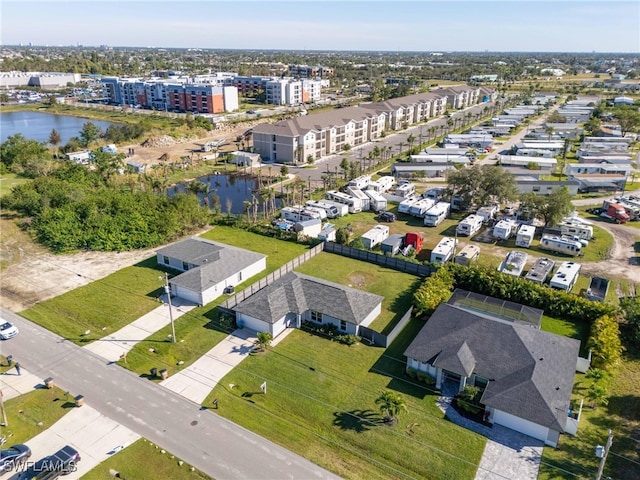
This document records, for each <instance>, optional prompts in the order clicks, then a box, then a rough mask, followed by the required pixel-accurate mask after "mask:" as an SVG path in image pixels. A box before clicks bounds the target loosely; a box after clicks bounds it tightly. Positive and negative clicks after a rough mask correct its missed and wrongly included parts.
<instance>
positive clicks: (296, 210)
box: [280, 205, 321, 222]
mask: <svg viewBox="0 0 640 480" xmlns="http://www.w3.org/2000/svg"><path fill="white" fill-rule="evenodd" d="M280 216H281V217H282V218H284V219H285V220H289V221H290V222H304V221H305V220H313V219H314V218H317V219H318V220H320V219H321V218H320V213H318V212H316V211H315V210H309V209H307V208H305V207H303V206H300V205H294V206H293V207H284V208H283V209H282V210H281V212H280Z"/></svg>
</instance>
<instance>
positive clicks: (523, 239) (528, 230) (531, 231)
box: [516, 225, 536, 248]
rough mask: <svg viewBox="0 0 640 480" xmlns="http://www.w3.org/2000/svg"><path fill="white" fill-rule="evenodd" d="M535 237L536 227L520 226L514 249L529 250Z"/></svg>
mask: <svg viewBox="0 0 640 480" xmlns="http://www.w3.org/2000/svg"><path fill="white" fill-rule="evenodd" d="M535 235H536V227H534V226H533V225H520V228H519V229H518V234H517V235H516V247H525V248H529V247H530V246H531V242H533V237H535Z"/></svg>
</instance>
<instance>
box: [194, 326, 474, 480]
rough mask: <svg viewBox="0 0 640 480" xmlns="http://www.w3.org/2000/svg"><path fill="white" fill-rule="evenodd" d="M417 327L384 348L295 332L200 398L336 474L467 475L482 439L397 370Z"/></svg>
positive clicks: (382, 476) (375, 476)
mask: <svg viewBox="0 0 640 480" xmlns="http://www.w3.org/2000/svg"><path fill="white" fill-rule="evenodd" d="M423 325H424V322H423V321H421V320H416V319H414V320H411V322H409V324H408V325H407V327H406V328H405V329H404V330H403V332H402V333H401V334H400V335H399V336H398V338H397V339H396V341H395V342H394V343H393V344H392V345H391V347H390V348H388V349H387V350H383V349H380V348H376V347H367V346H364V345H362V344H357V345H354V346H351V347H349V346H346V345H342V344H339V343H338V342H331V341H329V340H327V339H325V338H322V337H319V336H316V335H313V334H309V333H306V332H304V331H301V330H294V331H293V332H292V333H291V334H290V335H289V336H288V337H287V338H285V339H284V340H283V341H282V342H281V343H280V344H278V346H277V347H275V348H273V349H269V350H268V351H267V352H265V353H260V354H255V355H251V356H249V357H248V358H247V359H246V360H244V361H243V362H242V363H241V364H240V365H239V366H238V367H236V368H235V369H234V370H233V371H232V372H231V373H229V374H228V375H227V376H226V377H225V378H224V379H222V381H221V382H220V383H219V384H218V386H216V388H215V389H214V390H213V391H212V392H211V394H210V395H209V396H208V397H207V399H206V400H205V402H204V403H203V405H204V406H211V403H212V401H213V399H214V398H217V399H218V405H219V408H218V410H216V413H218V414H220V415H222V416H224V417H226V418H228V419H230V420H231V421H233V422H236V423H239V424H240V425H242V426H243V427H245V428H248V429H249V430H251V431H254V432H256V433H258V434H259V435H262V436H264V437H266V438H268V439H270V440H271V441H274V442H276V443H278V444H280V445H282V446H284V447H286V448H288V449H290V450H292V451H294V452H296V453H298V454H299V455H302V456H304V457H306V458H308V459H309V460H311V461H312V462H314V463H316V464H318V465H320V466H322V467H324V468H326V469H328V470H331V471H333V472H334V473H336V474H337V475H340V476H342V477H344V478H350V479H390V478H394V479H395V478H397V479H405V478H425V479H445V478H450V479H454V478H455V479H465V478H466V479H472V478H473V477H474V475H475V472H476V468H477V465H478V463H479V461H480V458H481V456H482V452H483V451H484V445H485V442H486V440H485V438H484V437H482V436H480V435H477V434H475V433H473V432H470V431H468V430H465V429H463V428H460V427H458V426H456V425H454V424H453V423H451V422H449V421H448V420H446V419H445V418H444V415H443V413H442V412H441V411H440V410H439V409H438V407H437V406H436V404H435V401H436V399H437V397H438V393H437V392H434V391H433V390H431V389H429V388H428V387H427V386H426V385H425V384H424V383H422V384H418V383H416V382H414V381H412V380H411V379H410V378H409V377H408V376H406V375H405V373H404V371H405V366H406V359H405V358H404V357H403V352H404V350H405V349H406V347H407V346H408V344H409V343H410V342H411V341H412V340H413V338H414V337H415V335H416V334H417V332H418V331H419V330H420V328H422V326H423ZM265 381H266V382H267V388H268V390H267V394H266V395H265V394H262V392H261V391H260V385H261V384H262V382H265ZM384 389H391V390H395V391H398V392H400V393H401V394H402V396H403V397H404V399H405V400H406V403H407V406H408V413H406V414H403V415H402V416H400V418H399V423H398V424H397V425H396V426H394V427H388V426H386V425H384V424H383V423H382V416H381V414H380V412H379V410H378V408H377V406H376V405H375V400H376V398H377V397H378V396H379V395H380V393H381V392H382V391H383V390H384Z"/></svg>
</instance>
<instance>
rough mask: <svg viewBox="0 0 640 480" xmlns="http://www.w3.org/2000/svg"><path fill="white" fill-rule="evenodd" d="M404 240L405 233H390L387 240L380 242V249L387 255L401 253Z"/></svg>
mask: <svg viewBox="0 0 640 480" xmlns="http://www.w3.org/2000/svg"><path fill="white" fill-rule="evenodd" d="M403 241H404V235H398V234H397V233H394V234H393V235H389V237H388V238H387V239H386V240H383V241H382V243H381V244H380V250H382V253H384V254H385V255H389V256H392V255H397V254H398V253H400V249H401V248H402V242H403Z"/></svg>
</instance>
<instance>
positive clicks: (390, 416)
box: [376, 390, 408, 424]
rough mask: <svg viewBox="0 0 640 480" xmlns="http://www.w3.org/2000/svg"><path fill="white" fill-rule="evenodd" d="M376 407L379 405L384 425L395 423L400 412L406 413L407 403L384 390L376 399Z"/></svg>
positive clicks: (394, 393) (389, 391)
mask: <svg viewBox="0 0 640 480" xmlns="http://www.w3.org/2000/svg"><path fill="white" fill-rule="evenodd" d="M376 405H380V411H381V412H382V414H383V415H384V421H385V423H391V424H395V423H397V418H396V416H397V415H399V414H400V413H402V412H406V411H407V410H408V409H407V402H405V400H404V398H403V397H402V395H400V394H399V393H396V392H392V391H391V390H385V391H384V392H382V394H380V396H379V397H378V398H376Z"/></svg>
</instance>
